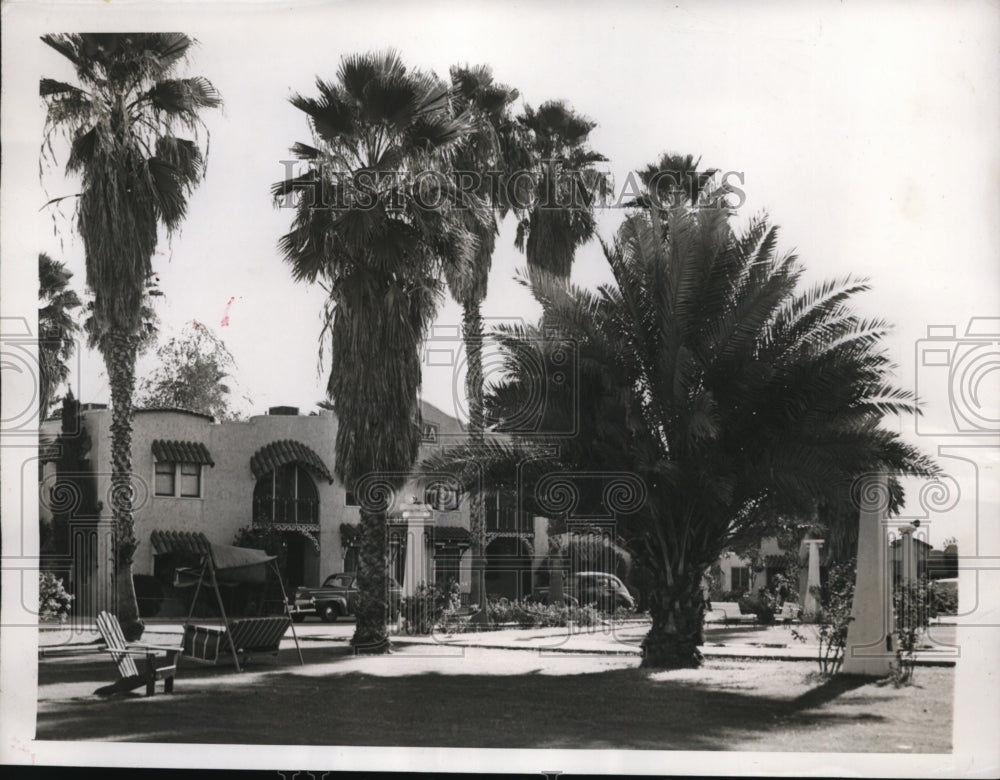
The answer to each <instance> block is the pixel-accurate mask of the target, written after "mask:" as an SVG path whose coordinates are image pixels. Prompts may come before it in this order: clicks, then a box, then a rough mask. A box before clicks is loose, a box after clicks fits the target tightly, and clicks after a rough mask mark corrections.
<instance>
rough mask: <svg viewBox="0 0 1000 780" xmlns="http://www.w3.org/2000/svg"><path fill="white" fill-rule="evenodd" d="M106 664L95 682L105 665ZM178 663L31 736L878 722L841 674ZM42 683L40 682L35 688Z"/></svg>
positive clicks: (457, 732)
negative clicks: (818, 677) (738, 680)
mask: <svg viewBox="0 0 1000 780" xmlns="http://www.w3.org/2000/svg"><path fill="white" fill-rule="evenodd" d="M314 653H315V654H317V655H316V657H315V658H312V659H310V660H314V661H316V660H322V661H325V662H329V661H336V660H337V659H338V658H344V659H347V658H353V655H352V653H351V651H350V649H349V648H336V649H334V650H331V649H330V648H323V649H316V650H314V651H308V655H309V656H313V655H314ZM306 654H307V651H303V655H306ZM293 655H294V651H293ZM294 662H295V663H297V658H295V659H294ZM387 662H388V663H391V661H387ZM105 663H106V674H105V677H107V676H109V675H111V674H112V672H113V669H112V667H111V664H110V663H107V662H105ZM182 668H183V670H184V671H183V677H182V678H179V679H178V682H177V686H176V688H175V693H174V694H173V695H164V694H162V693H158V694H157V695H156V696H154V697H151V698H147V697H144V696H142V695H133V696H126V697H118V698H115V699H110V700H103V699H99V698H97V697H93V696H86V697H81V698H76V699H70V700H68V701H66V700H61V701H43V702H41V704H40V706H39V715H38V738H39V739H60V740H110V741H116V740H122V741H136V742H195V743H237V744H276V745H365V746H399V745H407V746H419V747H484V748H491V747H492V748H625V749H628V748H631V749H658V750H731V749H736V748H739V749H748V748H746V747H745V745H747V744H751V745H752V744H754V743H757V742H762V743H767V742H768V738H769V737H771V736H773V734H774V732H775V730H781V731H783V732H788V731H798V730H803V731H805V732H808V733H814V732H816V731H817V730H822V729H824V728H826V727H829V726H837V725H846V724H851V723H858V722H876V721H880V720H882V719H883V718H882V717H881V716H879V715H875V714H870V713H858V712H851V711H848V710H845V709H841V710H840V711H837V709H836V708H835V707H831V705H832V704H833V702H834V701H835V700H836V699H837V697H839V696H841V695H842V694H844V693H848V692H851V691H854V690H857V689H858V688H859V687H861V686H863V685H865V684H867V682H868V681H866V680H858V679H851V678H845V679H839V678H834V679H833V680H830V681H828V682H826V683H823V684H821V685H819V686H817V687H816V688H813V689H812V690H810V691H808V692H807V693H805V694H802V695H801V696H798V697H797V698H794V699H790V698H781V697H774V696H766V695H761V694H759V693H754V692H747V691H740V690H732V689H725V688H721V687H719V686H713V685H711V684H706V683H694V682H691V681H678V680H670V679H661V680H653V679H650V677H649V675H648V673H647V672H646V671H645V670H641V669H637V668H629V669H615V670H610V671H601V672H592V673H580V674H568V675H550V674H539V673H537V671H536V670H532V671H530V672H525V673H520V674H510V675H504V674H497V675H489V674H486V675H482V674H442V673H440V672H437V671H430V672H422V673H414V674H406V675H402V676H385V677H383V676H375V675H371V674H365V673H361V672H358V671H347V670H345V671H343V672H337V671H333V672H331V673H329V674H325V675H323V676H307V675H301V674H295V673H293V672H287V671H281V670H280V669H277V670H273V671H271V672H269V673H267V674H264V675H254V674H252V673H251V674H249V675H244V676H240V675H237V674H236V673H235V672H232V673H230V674H228V675H225V676H224V678H223V679H219V677H218V671H219V670H211V669H207V670H206V669H198V668H196V667H194V666H193V665H185V666H184V667H182ZM90 671H91V673H93V669H91V670H90ZM78 672H79V673H80V674H82V673H83V670H82V669H80V670H78ZM213 673H215V675H214V676H213ZM67 674H71V673H70V672H67ZM50 676H51V675H49V674H45V675H40V685H41V684H42V682H43V678H49V677H50ZM90 679H93V678H90ZM98 679H104V678H98ZM751 679H752V678H751ZM220 682H222V683H225V684H223V685H220V684H218V683H220ZM810 744H812V749H816V750H822V749H823V745H822V744H815V743H810ZM740 746H743V747H740ZM761 749H767V748H761ZM779 749H781V748H779ZM786 749H794V748H786ZM834 749H835V748H834Z"/></svg>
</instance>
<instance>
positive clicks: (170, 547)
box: [149, 531, 212, 555]
mask: <svg viewBox="0 0 1000 780" xmlns="http://www.w3.org/2000/svg"><path fill="white" fill-rule="evenodd" d="M149 541H150V542H151V543H152V545H153V553H154V554H155V555H165V554H166V553H172V552H194V553H198V554H199V555H204V554H205V553H207V552H208V551H209V550H210V549H211V547H212V543H211V542H209V541H208V537H207V536H205V534H203V533H201V532H199V531H153V533H151V534H150V535H149Z"/></svg>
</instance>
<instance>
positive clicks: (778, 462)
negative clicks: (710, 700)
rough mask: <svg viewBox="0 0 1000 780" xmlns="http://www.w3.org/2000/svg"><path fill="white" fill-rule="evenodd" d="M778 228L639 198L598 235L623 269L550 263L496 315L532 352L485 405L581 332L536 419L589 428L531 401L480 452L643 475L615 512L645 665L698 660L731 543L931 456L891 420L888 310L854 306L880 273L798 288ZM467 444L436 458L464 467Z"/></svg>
mask: <svg viewBox="0 0 1000 780" xmlns="http://www.w3.org/2000/svg"><path fill="white" fill-rule="evenodd" d="M776 243H777V234H776V230H775V229H774V228H772V227H770V226H769V225H768V224H767V222H766V221H765V220H757V221H754V222H753V223H752V224H751V226H750V227H749V229H748V230H747V232H746V233H744V234H743V235H736V234H735V233H734V232H733V231H732V229H731V228H730V226H729V224H728V220H727V218H726V214H725V213H724V212H723V211H720V210H716V209H705V210H700V211H695V212H692V211H690V210H688V209H684V208H677V209H673V210H671V211H670V212H668V213H666V214H665V215H664V220H663V221H661V219H660V214H659V213H658V211H657V210H656V209H654V210H651V211H649V212H642V213H637V214H635V215H633V216H631V217H629V218H627V219H626V220H625V222H624V224H623V225H622V227H621V229H620V230H619V232H618V235H617V237H616V239H615V241H614V242H613V243H611V244H609V245H605V247H604V252H605V257H606V258H607V261H608V263H609V265H610V266H611V270H612V272H613V275H614V279H615V283H614V284H608V285H605V286H602V287H600V288H599V289H598V290H597V291H596V292H594V291H588V290H582V289H576V288H567V287H566V286H565V285H562V284H557V283H553V281H552V280H541V281H540V282H539V283H538V286H537V287H536V290H535V292H536V295H537V296H538V297H539V298H540V299H541V300H542V302H543V306H544V309H545V314H544V318H543V322H542V323H541V324H540V325H539V326H538V327H537V328H526V329H508V330H507V332H506V333H505V334H503V342H502V343H503V344H504V349H505V351H507V352H508V353H509V354H512V355H513V354H514V353H516V352H517V350H534V351H536V352H538V353H539V354H538V355H537V360H535V361H525V360H522V359H512V360H511V367H512V368H513V369H514V371H515V373H513V374H512V375H511V376H510V378H509V380H508V381H507V382H506V383H503V384H498V385H497V386H496V387H494V388H492V389H491V391H490V393H489V394H488V395H487V399H486V402H487V407H488V409H490V410H491V413H496V414H497V415H499V416H500V417H501V419H502V418H503V417H505V416H509V415H510V414H511V413H512V412H513V413H515V414H516V413H517V411H518V410H521V409H523V408H524V405H525V396H528V395H530V394H531V393H533V392H534V391H535V388H534V384H535V379H534V377H533V376H531V375H530V372H524V371H521V372H520V374H517V373H516V372H517V366H518V365H525V364H531V363H538V361H542V362H541V363H540V364H542V365H544V364H545V363H544V361H545V360H547V359H548V358H549V357H550V356H551V354H552V353H554V352H555V351H557V350H563V351H564V352H565V351H568V350H570V349H575V350H576V351H577V356H578V357H577V361H578V366H579V369H578V372H577V373H578V380H577V384H576V387H575V388H573V389H572V391H571V390H569V389H567V390H566V391H565V392H564V393H563V394H562V395H556V396H555V397H552V398H550V399H549V400H548V401H547V407H546V409H545V410H543V412H542V418H543V419H542V421H541V430H546V429H547V430H553V431H564V430H566V427H565V424H566V421H565V420H564V419H563V418H565V417H566V416H567V415H573V416H574V417H575V419H576V420H578V421H579V429H578V432H577V434H576V435H575V436H572V437H566V436H563V437H561V438H553V439H552V440H550V441H546V440H545V439H544V437H542V438H541V439H540V438H539V437H538V430H539V425H538V421H536V420H527V421H525V422H526V423H527V426H526V427H527V433H528V434H529V435H528V436H520V437H519V436H518V432H517V430H516V427H513V426H512V427H511V430H510V434H511V436H512V437H513V439H514V441H513V443H510V444H503V443H495V444H494V446H493V452H492V454H491V458H490V460H491V461H492V463H491V464H489V465H488V466H487V471H488V472H489V471H491V470H492V471H495V472H496V474H497V478H499V479H502V478H503V474H504V473H505V472H506V473H508V474H509V473H510V472H511V470H512V469H513V468H516V467H517V466H518V464H520V468H521V479H522V482H523V483H526V484H528V485H529V488H528V489H527V492H528V493H531V492H532V491H531V490H530V484H531V482H532V481H533V480H534V481H535V484H539V483H540V480H541V479H543V478H544V474H545V473H546V469H548V470H550V471H551V470H553V469H554V470H557V471H559V472H560V473H569V474H572V473H583V474H602V473H615V472H622V471H628V472H630V473H632V474H634V475H636V476H638V477H639V481H640V485H639V486H636V487H635V489H634V490H633V496H632V498H633V499H635V500H633V501H632V502H631V504H630V505H629V506H627V507H624V508H622V509H621V512H620V513H619V514H618V521H619V527H620V530H621V533H622V535H623V537H624V538H625V539H626V540H627V542H628V545H629V548H630V550H631V551H632V553H633V556H634V561H635V564H636V565H637V566H639V567H641V568H642V569H643V570H644V571H645V573H646V575H647V579H648V582H649V583H650V592H649V593H648V594H647V595H648V598H647V599H646V600H647V603H648V604H649V608H650V614H651V616H652V621H653V622H652V627H651V628H650V631H649V633H648V634H647V636H646V638H645V640H644V642H643V654H644V656H643V664H644V665H646V666H652V667H685V666H696V665H698V664H699V663H700V653H699V650H698V646H699V645H700V644H701V643H702V622H703V617H704V598H703V594H702V580H703V577H704V575H705V573H706V571H707V570H708V568H709V567H710V566H711V565H712V563H713V562H714V561H715V560H716V559H717V558H718V557H719V555H720V554H721V553H722V552H723V551H724V550H726V549H730V548H735V549H741V548H742V547H745V546H746V545H747V544H749V543H751V542H753V541H755V540H756V539H758V538H759V537H760V536H761V534H762V533H763V532H764V531H765V530H768V529H770V527H771V526H772V523H773V519H774V517H775V516H777V515H782V514H786V515H789V516H792V517H794V516H803V515H808V514H810V513H811V512H812V511H813V509H814V508H815V506H816V505H817V502H826V501H829V502H832V503H836V504H838V505H843V502H844V497H845V496H847V495H849V492H850V489H851V486H852V484H853V482H854V481H855V479H856V478H857V477H859V476H860V475H862V474H865V473H867V472H883V473H884V472H890V473H896V474H916V475H931V474H934V473H935V472H936V469H937V467H936V466H935V464H934V463H933V462H932V461H930V460H929V459H928V458H927V457H925V456H924V455H922V454H921V453H920V452H919V451H917V450H916V449H915V448H913V447H911V446H909V445H907V444H905V443H904V442H902V441H900V439H899V437H898V435H897V434H895V433H893V432H891V431H889V430H887V429H885V428H882V427H880V426H879V421H880V419H881V418H882V417H883V416H884V415H887V414H910V413H915V412H916V411H917V408H916V405H915V402H914V399H913V395H912V394H911V393H910V392H909V391H906V390H903V389H900V388H898V387H895V386H894V385H893V384H892V379H891V371H892V368H893V366H892V365H891V363H890V362H889V359H888V357H887V355H886V353H885V351H884V349H883V347H882V346H881V340H882V338H883V336H884V335H885V333H886V331H887V328H888V325H887V324H886V323H885V322H883V321H881V320H866V319H862V318H860V317H858V316H857V315H855V314H854V313H853V312H852V311H851V309H850V308H849V306H848V304H849V301H850V299H851V298H852V297H853V296H854V295H856V294H857V293H859V292H861V291H863V290H865V289H867V284H866V283H865V282H863V281H856V280H852V279H847V280H843V281H837V282H830V283H825V284H820V285H817V286H815V287H813V288H811V289H809V290H807V291H805V292H801V293H800V292H796V287H797V285H798V282H799V280H800V278H801V273H802V269H801V266H800V265H799V264H798V262H797V260H796V258H795V257H794V256H793V255H778V254H777V253H776ZM540 445H541V446H543V447H544V446H548V447H549V449H550V451H551V452H553V453H556V454H555V455H549V456H546V454H545V451H544V450H540V449H539V447H540ZM555 445H558V448H556V446H555ZM465 455H466V454H464V453H462V452H461V451H455V452H452V453H450V454H445V455H443V456H439V457H438V458H437V459H436V460H432V461H431V462H429V463H428V464H425V467H428V468H433V469H436V470H441V469H445V468H451V469H453V470H456V471H458V472H459V473H460V474H461V473H465V470H466V469H468V468H469V463H468V458H467V457H466V456H465ZM546 457H548V462H547V463H546ZM480 460H482V458H480ZM525 464H529V465H531V471H532V472H533V473H529V469H526V468H524V465H525ZM476 467H477V468H483V466H482V465H481V463H480V464H476ZM585 498H586V497H585V496H584V497H582V498H581V500H583V499H585ZM900 499H901V496H900V495H899V494H897V495H896V496H895V498H894V500H895V505H896V506H897V508H898V505H899V501H900ZM595 500H601V497H600V496H597V498H596V499H595ZM854 517H855V519H856V517H857V515H856V513H855V515H854Z"/></svg>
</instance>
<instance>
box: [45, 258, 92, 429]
mask: <svg viewBox="0 0 1000 780" xmlns="http://www.w3.org/2000/svg"><path fill="white" fill-rule="evenodd" d="M72 278H73V272H72V271H70V270H69V269H68V268H66V266H65V265H64V264H63V263H60V262H58V261H57V260H53V259H52V258H51V257H49V256H48V255H47V254H45V253H44V252H40V253H39V254H38V302H39V307H38V368H39V399H38V418H39V420H44V419H45V418H46V417H47V416H48V413H49V407H50V406H51V405H52V394H53V393H54V392H55V390H56V388H57V387H59V385H61V384H62V383H63V382H65V381H66V380H67V379H68V378H69V364H68V361H69V359H70V358H71V357H72V356H73V352H74V351H75V350H76V340H75V336H76V335H77V334H78V333H79V332H80V323H79V322H78V321H77V319H76V312H75V310H76V309H79V308H80V307H81V306H82V303H81V301H80V297H79V296H78V295H77V294H76V291H75V290H73V289H72V288H71V287H70V286H69V282H70V279H72Z"/></svg>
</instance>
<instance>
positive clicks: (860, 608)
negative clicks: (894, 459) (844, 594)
mask: <svg viewBox="0 0 1000 780" xmlns="http://www.w3.org/2000/svg"><path fill="white" fill-rule="evenodd" d="M859 493H860V496H861V507H860V517H859V528H858V562H857V573H856V575H855V582H854V601H853V603H852V605H851V616H852V618H853V619H852V620H851V622H850V624H849V625H848V627H847V644H846V646H845V648H844V665H843V669H842V670H843V672H844V673H845V674H861V675H868V676H873V677H883V676H885V675H887V674H889V672H890V664H891V663H892V661H893V660H894V657H895V656H894V644H893V637H892V634H893V619H892V592H891V591H890V589H889V576H890V571H889V565H888V564H889V562H888V560H887V556H886V548H887V547H888V539H887V538H886V529H885V519H886V517H887V516H888V509H889V479H888V477H887V476H885V475H884V474H882V475H879V476H877V477H871V478H870V479H869V480H868V481H866V483H865V484H864V485H863V486H862V489H861V490H860V491H859Z"/></svg>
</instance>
